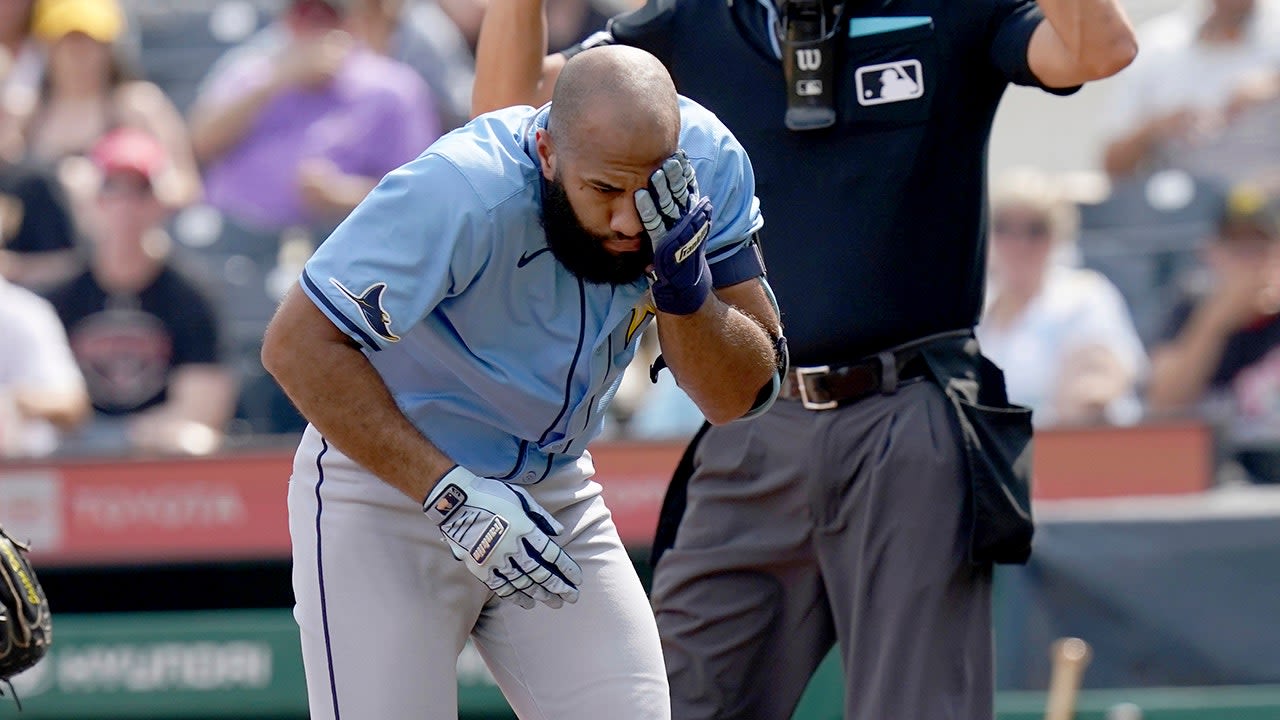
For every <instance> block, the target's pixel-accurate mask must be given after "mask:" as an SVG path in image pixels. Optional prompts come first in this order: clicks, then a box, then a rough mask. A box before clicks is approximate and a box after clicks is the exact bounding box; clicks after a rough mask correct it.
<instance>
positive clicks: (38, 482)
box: [0, 423, 1214, 565]
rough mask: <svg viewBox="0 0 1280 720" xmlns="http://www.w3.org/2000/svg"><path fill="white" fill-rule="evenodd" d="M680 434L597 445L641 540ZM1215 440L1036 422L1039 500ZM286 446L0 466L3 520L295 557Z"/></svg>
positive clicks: (70, 552)
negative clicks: (1040, 426)
mask: <svg viewBox="0 0 1280 720" xmlns="http://www.w3.org/2000/svg"><path fill="white" fill-rule="evenodd" d="M683 450H684V443H683V442H674V443H600V444H598V445H596V447H595V448H593V449H592V456H593V457H594V459H595V464H596V473H597V479H598V480H599V481H600V484H601V485H602V486H603V487H604V495H605V499H606V500H607V501H608V503H609V507H610V509H611V510H612V511H613V516H614V522H615V523H616V524H617V526H618V532H619V534H621V536H622V539H623V541H624V542H626V543H627V544H628V545H631V546H635V547H644V546H647V545H648V544H649V543H650V542H651V541H652V539H653V532H654V528H655V527H656V526H657V518H658V510H659V508H661V506H662V498H663V493H664V492H665V491H666V487H667V482H668V480H669V479H670V477H671V471H672V470H673V469H674V468H675V466H676V464H677V462H678V461H679V459H680V454H681V452H683ZM1213 452H1214V438H1213V434H1212V432H1211V429H1210V428H1208V427H1206V426H1204V425H1202V424H1198V423H1169V424H1160V425H1148V426H1140V427H1136V428H1124V429H1118V428H1107V429H1102V428H1081V429H1060V430H1052V431H1041V432H1038V433H1037V437H1036V445H1035V452H1034V455H1035V457H1034V478H1035V479H1034V486H1033V494H1034V496H1035V497H1036V499H1037V500H1038V501H1041V502H1043V501H1052V500H1055V499H1065V498H1085V497H1117V496H1126V495H1129V496H1131V495H1169V494H1187V493H1196V492H1200V491H1203V490H1205V489H1207V488H1208V487H1209V486H1210V484H1211V482H1212V474H1213ZM291 465H292V448H280V449H277V450H271V451H257V452H239V453H227V454H224V455H220V456H216V457H210V458H201V459H185V458H184V459H137V460H120V459H117V460H110V461H60V462H56V463H8V464H3V463H0V522H3V523H4V524H5V527H6V528H8V529H10V530H11V531H13V532H14V533H16V534H17V535H18V537H22V538H29V539H30V540H31V541H32V543H33V545H34V555H35V556H36V558H35V559H37V560H38V561H39V562H41V563H45V564H64V565H66V564H94V563H103V564H110V563H138V562H194V561H203V560H224V559H260V558H287V557H288V556H289V531H288V518H287V515H286V507H285V506H286V493H287V485H288V478H289V472H290V469H291Z"/></svg>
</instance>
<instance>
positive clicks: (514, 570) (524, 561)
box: [422, 467, 582, 609]
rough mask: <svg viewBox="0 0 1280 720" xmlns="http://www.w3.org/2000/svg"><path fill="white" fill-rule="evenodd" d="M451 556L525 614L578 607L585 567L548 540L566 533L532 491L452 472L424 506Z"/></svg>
mask: <svg viewBox="0 0 1280 720" xmlns="http://www.w3.org/2000/svg"><path fill="white" fill-rule="evenodd" d="M422 510H423V512H425V513H426V514H427V517H429V518H431V519H432V520H433V521H435V522H436V523H437V524H439V525H440V532H442V533H444V539H445V542H446V543H447V544H448V545H449V549H450V550H452V551H453V556H454V557H456V558H458V559H459V560H461V561H462V562H463V563H464V564H466V566H467V569H468V570H470V571H471V574H473V575H475V576H476V577H478V578H480V580H481V582H483V583H484V584H485V585H487V586H488V587H489V589H491V590H493V592H494V593H495V594H496V595H497V596H498V597H500V598H507V599H510V600H511V601H512V602H514V603H515V604H517V605H519V606H520V607H522V608H525V609H532V608H533V606H534V605H535V604H536V603H537V602H542V603H546V604H547V605H549V606H550V607H553V608H558V607H560V606H561V605H563V604H564V603H565V602H577V600H578V584H579V583H581V582H582V568H580V567H578V563H576V562H574V560H573V558H571V557H569V554H568V553H566V552H565V551H564V550H562V549H560V546H559V545H557V544H556V543H555V541H554V540H552V539H551V538H550V537H549V536H551V535H558V534H560V533H561V532H563V531H564V526H563V525H561V524H560V523H558V522H556V519H555V518H553V517H551V514H550V513H548V512H547V511H546V510H543V509H542V507H541V506H540V505H538V503H537V502H535V501H534V499H533V497H531V496H530V495H529V493H528V492H526V491H525V490H524V488H521V487H519V486H516V485H509V484H507V483H505V482H502V481H501V480H494V479H492V478H483V477H478V476H476V475H474V474H472V473H470V472H468V471H467V470H465V469H463V468H461V467H455V468H454V469H452V470H450V471H449V472H448V474H446V475H445V476H444V477H443V478H441V479H440V482H438V483H437V484H436V487H435V489H433V490H432V491H431V494H430V495H428V496H427V499H426V501H425V502H423V504H422Z"/></svg>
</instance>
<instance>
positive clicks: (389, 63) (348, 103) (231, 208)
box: [190, 0, 440, 231]
mask: <svg viewBox="0 0 1280 720" xmlns="http://www.w3.org/2000/svg"><path fill="white" fill-rule="evenodd" d="M346 2H347V0H292V1H291V2H290V3H289V4H288V5H287V6H286V7H285V9H284V11H283V13H282V15H281V17H280V19H279V20H277V24H278V26H279V27H280V28H281V30H282V31H283V32H284V33H285V34H286V35H287V36H288V38H289V40H288V42H286V43H284V44H283V45H281V46H279V47H263V46H261V45H260V44H249V45H245V46H244V47H242V48H239V49H238V51H236V52H238V53H240V54H239V55H238V56H233V57H231V58H230V59H229V60H228V61H227V62H224V63H220V64H219V68H220V69H219V70H217V71H216V73H217V74H216V75H215V76H214V77H211V78H209V79H208V80H207V81H206V82H205V86H204V87H205V89H204V91H203V92H202V93H201V94H200V96H199V97H198V98H197V99H196V101H195V104H194V106H193V109H192V112H191V118H190V124H191V139H192V144H193V145H194V147H195V152H196V157H197V159H198V160H199V161H200V163H201V164H202V166H203V167H204V171H205V198H206V201H207V202H208V203H209V204H211V205H213V206H214V207H216V208H218V209H219V210H221V211H222V212H223V213H225V214H227V215H228V216H230V218H231V219H232V220H234V221H236V222H238V223H241V224H243V225H247V226H250V227H253V228H255V229H259V230H267V231H275V230H281V229H284V228H286V227H290V226H295V225H304V226H308V227H311V228H315V229H322V230H323V229H327V228H329V227H332V226H333V225H334V224H336V223H337V222H338V221H340V220H341V219H342V218H343V217H345V215H346V214H347V213H348V212H350V211H351V209H352V208H354V207H355V206H356V204H357V203H359V202H360V200H361V199H362V198H364V196H365V194H366V193H367V192H368V191H369V190H370V189H372V188H373V186H374V185H376V184H377V182H378V181H379V180H380V179H381V178H382V176H383V175H384V174H386V173H387V172H389V171H390V170H393V169H394V168H396V167H398V166H400V165H401V164H403V163H405V162H407V161H409V160H411V159H413V158H414V157H416V156H417V155H418V154H419V153H420V152H422V151H423V150H424V149H426V147H427V146H428V145H429V144H430V143H431V142H432V141H434V140H435V139H436V138H437V137H438V136H439V134H440V129H439V123H438V121H437V120H436V117H437V115H436V112H435V108H434V103H433V101H432V98H431V94H430V91H429V90H428V88H427V86H426V85H425V83H424V82H423V81H422V79H421V77H420V76H419V75H418V74H417V73H415V72H414V71H413V70H412V69H411V68H409V67H408V66H407V65H404V64H403V63H400V62H398V61H395V60H392V59H389V58H387V57H384V56H382V55H379V54H378V53H376V52H373V51H372V50H370V49H368V48H366V47H364V46H362V45H361V44H359V43H357V42H356V41H354V40H353V39H352V38H351V36H350V35H349V34H348V33H346V32H345V31H343V30H342V29H341V28H342V25H343V20H344V13H345V12H346V11H347V7H346Z"/></svg>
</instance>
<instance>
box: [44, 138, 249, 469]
mask: <svg viewBox="0 0 1280 720" xmlns="http://www.w3.org/2000/svg"><path fill="white" fill-rule="evenodd" d="M90 158H91V159H92V161H93V164H94V166H95V167H96V169H97V170H98V172H99V174H100V181H99V182H98V183H97V188H98V189H97V192H96V197H95V202H94V205H93V215H92V222H91V223H90V225H89V228H88V229H89V233H88V234H89V239H90V240H91V243H90V245H91V248H92V252H91V253H90V262H89V267H88V268H87V269H86V270H85V272H84V273H82V274H81V275H80V276H79V277H77V278H75V279H73V280H72V281H70V282H69V283H68V284H67V285H65V286H63V287H61V288H59V289H58V290H55V291H53V292H52V293H50V296H49V299H50V301H51V302H52V303H53V305H54V307H55V308H56V309H57V311H58V315H59V316H60V317H61V318H62V322H63V324H64V325H65V326H66V328H67V333H68V336H69V337H70V340H71V348H72V351H73V352H74V354H75V356H76V361H77V362H78V363H79V365H80V369H81V371H82V372H83V374H84V376H85V381H86V382H87V384H88V387H89V395H90V397H91V398H92V400H93V405H94V409H95V411H96V412H95V417H94V420H93V422H91V423H90V425H89V426H88V428H87V429H85V430H83V431H81V432H80V433H79V434H77V435H76V436H74V437H73V438H71V439H69V441H68V447H69V449H70V450H72V451H77V450H78V451H92V452H102V451H108V452H111V451H114V452H125V451H135V450H142V451H152V452H165V453H190V454H201V453H206V452H209V451H212V450H213V449H215V448H217V447H218V446H219V445H220V443H221V441H222V437H223V433H224V431H225V427H226V424H227V422H228V421H229V420H230V417H231V414H232V412H233V410H234V406H235V383H234V381H233V379H232V375H231V373H230V372H229V371H228V370H227V368H225V367H224V366H223V365H222V364H221V362H220V360H219V352H218V324H217V321H216V318H215V314H214V310H213V306H212V303H211V302H210V301H209V299H207V298H206V297H205V295H204V294H203V292H202V291H201V290H200V289H199V288H198V287H197V286H196V285H195V283H193V282H192V281H191V280H189V279H188V278H187V277H186V276H185V275H183V273H181V272H180V271H179V270H178V269H177V268H175V267H174V266H173V265H172V264H170V262H169V260H168V257H169V248H170V246H171V241H170V239H169V237H168V235H167V234H166V232H165V230H164V223H165V220H166V219H167V217H168V213H169V209H168V208H167V207H166V206H165V205H164V203H162V202H161V201H160V200H159V199H158V198H157V197H156V193H155V182H156V180H157V179H158V178H159V177H160V176H161V174H162V173H163V171H164V168H165V167H166V165H167V163H168V157H167V156H166V154H165V149H164V146H163V145H162V144H161V143H160V142H159V141H157V140H156V139H155V138H154V137H152V136H151V135H148V134H147V133H145V132H143V131H141V130H137V129H134V128H121V129H118V130H115V131H112V132H111V133H109V134H108V135H106V136H105V137H104V138H103V139H102V140H101V141H99V142H98V143H97V144H96V145H95V146H94V147H93V149H92V151H91V153H90Z"/></svg>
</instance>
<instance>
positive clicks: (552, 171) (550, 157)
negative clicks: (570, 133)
mask: <svg viewBox="0 0 1280 720" xmlns="http://www.w3.org/2000/svg"><path fill="white" fill-rule="evenodd" d="M534 141H535V142H536V143H537V145H538V159H539V160H541V161H542V176H543V177H545V178H546V179H548V180H555V179H556V160H557V157H556V145H555V142H554V141H553V140H552V139H551V133H550V132H548V131H547V130H546V129H539V130H538V132H537V134H536V135H535V136H534Z"/></svg>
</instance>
